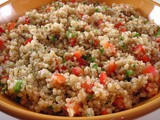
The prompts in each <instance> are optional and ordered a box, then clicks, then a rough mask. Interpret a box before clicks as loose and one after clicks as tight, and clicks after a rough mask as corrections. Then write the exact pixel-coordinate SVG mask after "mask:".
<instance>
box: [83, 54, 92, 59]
mask: <svg viewBox="0 0 160 120" xmlns="http://www.w3.org/2000/svg"><path fill="white" fill-rule="evenodd" d="M90 57H91V55H90V54H87V55H83V56H82V58H83V59H84V60H88V59H89V58H90Z"/></svg>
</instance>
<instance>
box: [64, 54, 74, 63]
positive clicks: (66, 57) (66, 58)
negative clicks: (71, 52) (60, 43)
mask: <svg viewBox="0 0 160 120" xmlns="http://www.w3.org/2000/svg"><path fill="white" fill-rule="evenodd" d="M65 60H66V61H69V60H70V61H72V62H73V61H74V58H73V56H68V55H67V56H65Z"/></svg>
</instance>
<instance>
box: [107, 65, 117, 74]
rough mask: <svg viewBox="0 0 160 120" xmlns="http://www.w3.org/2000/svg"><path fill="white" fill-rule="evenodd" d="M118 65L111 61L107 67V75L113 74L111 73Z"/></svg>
mask: <svg viewBox="0 0 160 120" xmlns="http://www.w3.org/2000/svg"><path fill="white" fill-rule="evenodd" d="M116 68H117V65H116V64H115V63H110V64H109V65H108V67H107V70H106V72H107V75H111V73H113V72H115V70H116Z"/></svg>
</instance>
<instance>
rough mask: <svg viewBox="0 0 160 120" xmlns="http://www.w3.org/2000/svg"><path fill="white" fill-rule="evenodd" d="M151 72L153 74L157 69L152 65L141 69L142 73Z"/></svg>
mask: <svg viewBox="0 0 160 120" xmlns="http://www.w3.org/2000/svg"><path fill="white" fill-rule="evenodd" d="M149 73H151V74H152V75H153V76H156V75H157V71H156V68H155V67H154V66H152V65H150V66H147V67H146V68H145V69H144V70H143V74H149Z"/></svg>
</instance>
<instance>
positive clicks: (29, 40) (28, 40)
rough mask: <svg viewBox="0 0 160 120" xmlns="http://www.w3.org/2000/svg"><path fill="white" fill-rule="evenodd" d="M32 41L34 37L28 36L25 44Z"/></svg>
mask: <svg viewBox="0 0 160 120" xmlns="http://www.w3.org/2000/svg"><path fill="white" fill-rule="evenodd" d="M31 41H32V38H28V39H27V40H26V41H25V43H24V44H25V45H27V44H28V43H30V42H31Z"/></svg>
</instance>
